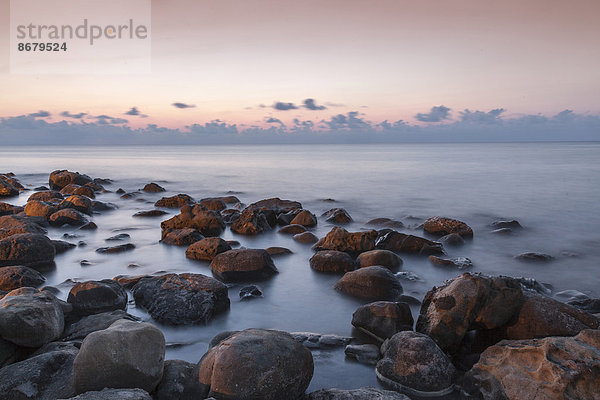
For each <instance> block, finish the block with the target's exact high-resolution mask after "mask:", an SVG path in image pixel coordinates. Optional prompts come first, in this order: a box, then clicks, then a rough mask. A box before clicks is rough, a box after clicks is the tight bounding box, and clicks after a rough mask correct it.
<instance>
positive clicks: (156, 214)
mask: <svg viewBox="0 0 600 400" xmlns="http://www.w3.org/2000/svg"><path fill="white" fill-rule="evenodd" d="M166 214H168V213H167V212H166V211H163V210H148V211H138V212H136V213H135V214H133V216H134V217H136V218H142V217H150V218H152V217H162V216H163V215H166Z"/></svg>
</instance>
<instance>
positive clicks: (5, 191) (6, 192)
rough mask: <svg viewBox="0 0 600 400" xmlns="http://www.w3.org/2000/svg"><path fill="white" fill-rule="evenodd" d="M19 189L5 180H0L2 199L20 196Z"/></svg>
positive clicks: (0, 195)
mask: <svg viewBox="0 0 600 400" xmlns="http://www.w3.org/2000/svg"><path fill="white" fill-rule="evenodd" d="M18 195H19V189H17V188H16V187H14V186H13V185H11V184H10V183H9V182H7V181H6V180H4V179H0V197H12V196H18Z"/></svg>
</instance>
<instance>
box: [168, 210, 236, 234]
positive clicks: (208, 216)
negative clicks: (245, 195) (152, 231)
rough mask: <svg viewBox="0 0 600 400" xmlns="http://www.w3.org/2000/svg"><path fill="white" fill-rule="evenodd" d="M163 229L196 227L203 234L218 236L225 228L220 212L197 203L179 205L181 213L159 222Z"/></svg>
mask: <svg viewBox="0 0 600 400" xmlns="http://www.w3.org/2000/svg"><path fill="white" fill-rule="evenodd" d="M160 227H161V229H162V230H163V231H165V230H167V229H183V228H194V229H197V230H198V231H199V232H200V233H201V234H202V235H204V236H219V235H220V234H221V232H222V231H223V230H224V229H225V224H224V223H223V218H221V214H219V213H218V212H216V211H210V210H206V209H204V207H202V206H201V205H199V204H195V205H194V206H183V207H181V213H180V214H178V215H176V216H174V217H172V218H171V219H168V220H166V221H163V222H161V224H160Z"/></svg>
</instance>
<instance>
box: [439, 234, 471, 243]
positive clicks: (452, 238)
mask: <svg viewBox="0 0 600 400" xmlns="http://www.w3.org/2000/svg"><path fill="white" fill-rule="evenodd" d="M438 241H439V242H440V243H442V244H443V245H445V246H462V245H463V244H465V239H463V238H462V236H460V235H459V234H458V233H451V234H449V235H445V236H442V237H441V238H439V239H438Z"/></svg>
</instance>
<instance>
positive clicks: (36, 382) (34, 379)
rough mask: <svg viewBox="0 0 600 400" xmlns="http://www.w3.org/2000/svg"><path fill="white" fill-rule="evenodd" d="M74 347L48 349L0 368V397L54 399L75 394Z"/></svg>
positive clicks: (9, 399) (6, 399)
mask: <svg viewBox="0 0 600 400" xmlns="http://www.w3.org/2000/svg"><path fill="white" fill-rule="evenodd" d="M76 350H77V349H75V348H70V349H68V350H62V351H51V352H48V353H44V354H40V355H37V356H34V357H31V358H28V359H26V360H24V361H21V362H17V363H15V364H12V365H9V366H6V367H4V368H2V369H0V393H2V399H4V400H23V399H39V400H55V399H59V398H66V397H71V396H73V395H75V390H74V388H73V360H74V359H75V355H76V354H77V351H76Z"/></svg>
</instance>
